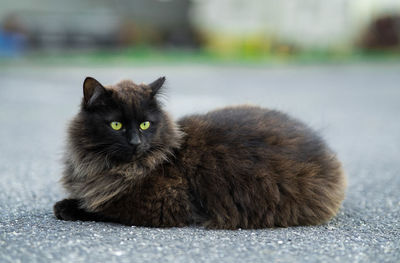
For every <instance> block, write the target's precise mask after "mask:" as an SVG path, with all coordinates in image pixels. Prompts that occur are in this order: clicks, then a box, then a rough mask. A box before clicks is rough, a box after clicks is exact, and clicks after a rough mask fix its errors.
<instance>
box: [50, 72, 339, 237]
mask: <svg viewBox="0 0 400 263" xmlns="http://www.w3.org/2000/svg"><path fill="white" fill-rule="evenodd" d="M92 82H93V81H92ZM92 82H91V83H90V85H93V83H92ZM163 82H164V79H159V80H157V81H156V82H154V83H155V84H154V83H153V84H152V85H158V87H155V88H153V87H151V85H144V84H141V85H136V84H134V83H133V82H131V81H123V82H120V83H119V84H117V85H115V86H108V87H105V94H108V95H104V96H108V97H103V98H101V97H99V100H103V101H100V102H102V103H99V106H96V107H94V108H89V106H88V105H86V104H85V103H87V101H90V100H88V99H87V100H85V99H84V100H83V101H82V106H81V111H80V112H79V113H78V115H77V116H76V117H75V118H74V119H73V120H72V122H71V125H70V128H69V132H68V134H69V141H68V147H67V149H66V154H65V170H64V174H63V177H62V184H63V186H64V187H65V189H66V190H67V191H68V193H69V198H68V199H64V200H62V201H60V202H58V203H57V204H56V205H55V207H54V210H55V214H56V216H57V217H58V218H60V219H64V220H99V221H113V222H119V223H123V224H128V225H141V226H152V227H172V226H185V225H190V224H200V225H203V226H205V227H207V228H217V229H237V228H264V227H276V226H282V227H287V226H295V225H315V224H321V223H324V222H326V221H328V220H329V219H331V218H332V217H333V216H334V215H335V214H336V213H337V211H338V209H339V207H340V205H341V202H342V200H343V199H344V193H345V187H346V181H345V176H344V173H343V170H342V166H341V164H340V162H339V161H338V160H337V158H336V156H335V154H334V153H333V152H332V151H331V150H330V149H329V148H328V147H327V146H326V144H325V143H324V142H323V140H322V139H321V138H320V137H319V136H318V135H316V134H315V133H314V132H313V131H312V130H311V129H310V128H308V127H307V126H306V125H304V124H303V123H301V122H299V121H297V120H295V119H293V118H291V117H289V116H287V115H286V114H284V113H281V112H278V111H273V110H268V109H263V108H260V107H256V106H236V107H227V108H223V109H219V110H215V111H211V112H209V113H207V114H204V115H192V116H187V117H185V118H183V119H181V120H179V121H178V122H174V121H172V119H171V118H170V117H169V116H168V114H167V113H166V112H164V111H163V110H162V109H161V107H160V105H159V103H158V102H157V98H156V95H155V93H156V92H158V90H159V89H160V85H162V83H163ZM160 83H161V84H160ZM98 85H101V84H98ZM94 90H96V89H94V88H93V87H90V88H88V89H87V91H88V92H86V93H87V94H90V93H91V92H92V91H94ZM99 90H100V89H99ZM152 91H153V92H152ZM103 92H104V91H103ZM86 96H89V95H86ZM96 96H100V95H98V94H97V95H96ZM102 96H103V95H102ZM107 100H108V101H107ZM91 107H92V106H91ZM115 107H117V108H118V109H119V111H120V112H121V113H123V114H125V115H129V114H130V111H133V112H135V114H133V115H132V116H133V117H132V119H133V121H135V118H139V117H138V116H142V115H143V116H144V115H146V114H153V115H152V116H153V118H155V119H157V121H156V122H155V123H156V124H155V125H156V127H155V128H154V130H152V131H151V134H150V132H149V134H148V136H149V137H148V138H151V139H148V141H147V143H148V145H147V148H146V149H147V150H146V151H145V152H143V153H140V154H139V153H135V154H132V156H130V155H129V154H127V155H128V156H130V157H129V158H128V159H125V155H123V156H124V159H123V160H120V159H118V158H119V157H118V156H120V155H117V153H116V152H118V151H119V149H118V148H117V149H116V150H110V149H114V148H112V147H113V144H112V143H109V144H107V147H108V148H104V149H103V148H101V147H102V145H103V144H104V145H105V144H106V143H105V142H104V140H106V139H105V136H100V135H99V133H101V132H99V129H104V127H102V126H98V123H95V122H94V120H95V119H96V118H101V116H103V115H104V116H105V115H107V114H108V111H110V110H115ZM99 112H100V113H101V114H99ZM149 112H150V113H149ZM91 125H92V126H94V127H90V126H91ZM96 125H97V126H96ZM88 126H89V127H88ZM104 134H106V133H104ZM110 140H112V138H110ZM119 143H121V142H119ZM115 144H116V143H115ZM121 147H122V146H121ZM124 147H125V146H124ZM99 149H100V150H99ZM119 154H120V153H119ZM114 155H115V156H117V157H118V158H117V157H115V156H114Z"/></svg>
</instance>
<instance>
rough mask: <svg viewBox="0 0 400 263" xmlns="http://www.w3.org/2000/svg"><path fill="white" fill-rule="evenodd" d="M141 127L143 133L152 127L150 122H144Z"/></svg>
mask: <svg viewBox="0 0 400 263" xmlns="http://www.w3.org/2000/svg"><path fill="white" fill-rule="evenodd" d="M139 126H140V129H141V130H142V131H144V130H147V129H148V128H149V127H150V122H149V121H144V122H142V123H141V124H140V125H139Z"/></svg>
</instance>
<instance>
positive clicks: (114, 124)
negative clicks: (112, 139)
mask: <svg viewBox="0 0 400 263" xmlns="http://www.w3.org/2000/svg"><path fill="white" fill-rule="evenodd" d="M110 126H111V128H113V129H114V130H116V131H118V130H120V129H121V128H122V123H120V122H119V121H112V122H110Z"/></svg>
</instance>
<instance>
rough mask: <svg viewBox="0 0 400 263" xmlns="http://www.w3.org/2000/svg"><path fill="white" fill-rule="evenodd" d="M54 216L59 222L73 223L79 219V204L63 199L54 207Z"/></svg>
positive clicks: (73, 200) (76, 201)
mask: <svg viewBox="0 0 400 263" xmlns="http://www.w3.org/2000/svg"><path fill="white" fill-rule="evenodd" d="M53 209H54V215H55V216H56V217H57V218H58V219H61V220H69V221H75V220H78V219H79V211H80V209H79V202H78V200H76V199H64V200H62V201H58V202H57V203H55V205H54V208H53Z"/></svg>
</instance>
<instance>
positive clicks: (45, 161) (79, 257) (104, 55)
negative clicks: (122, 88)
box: [0, 0, 400, 262]
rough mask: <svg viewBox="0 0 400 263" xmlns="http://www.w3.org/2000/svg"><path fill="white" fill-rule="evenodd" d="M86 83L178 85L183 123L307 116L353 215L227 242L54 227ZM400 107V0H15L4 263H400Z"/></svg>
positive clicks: (1, 111) (8, 5) (2, 162)
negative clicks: (338, 170) (237, 113)
mask: <svg viewBox="0 0 400 263" xmlns="http://www.w3.org/2000/svg"><path fill="white" fill-rule="evenodd" d="M86 76H93V77H95V78H96V79H98V80H99V81H100V82H101V83H103V84H105V85H106V84H112V83H116V82H118V81H120V80H121V79H124V78H129V79H133V80H134V81H135V82H137V83H141V82H142V81H143V82H145V83H149V82H151V81H154V80H155V79H157V78H158V77H160V76H166V77H167V83H166V85H165V86H166V88H167V90H166V92H165V94H166V96H165V97H163V99H165V100H164V102H165V103H164V105H165V107H166V109H167V110H168V111H169V112H170V113H171V114H172V116H173V117H174V118H179V117H181V116H183V115H187V114H190V113H201V112H207V111H209V110H211V109H214V108H218V107H223V106H226V105H234V104H243V103H249V104H257V105H261V106H263V107H268V108H273V109H278V110H282V111H284V112H287V113H289V114H290V115H292V116H295V117H297V118H299V119H301V120H303V121H304V122H306V123H307V124H308V125H310V126H311V127H313V128H314V129H316V130H317V131H318V132H319V133H320V134H321V135H322V136H323V137H324V138H325V139H326V141H327V142H328V144H329V145H330V146H331V147H332V149H333V150H334V151H335V152H336V153H337V154H338V157H339V159H340V160H342V162H343V164H344V168H345V171H346V173H347V175H348V182H349V184H348V193H347V198H346V200H345V202H344V204H343V209H342V210H341V211H340V213H339V216H338V217H337V218H336V219H334V220H333V221H332V222H331V223H330V224H329V225H327V226H321V227H315V228H308V227H307V228H293V229H276V230H272V231H267V232H262V231H258V230H255V231H254V232H247V231H240V232H230V233H225V232H219V233H216V237H215V236H213V234H212V233H213V232H204V233H203V232H197V230H195V232H192V230H191V229H190V228H186V229H182V230H177V229H172V230H171V231H170V232H164V231H163V230H162V231H159V230H154V231H153V230H151V232H148V231H149V230H147V229H142V228H130V230H129V231H126V228H119V227H117V226H112V225H105V224H94V223H88V224H83V223H82V224H75V223H74V224H67V223H65V222H60V221H57V220H55V218H54V216H53V212H52V206H53V204H54V202H56V201H58V200H60V199H61V198H64V197H65V196H66V194H65V193H63V192H62V189H61V186H60V184H59V183H58V180H59V178H60V174H61V172H62V163H61V162H60V160H61V159H62V153H63V151H64V150H63V149H64V147H65V143H64V142H65V136H66V127H67V124H68V120H69V119H71V118H72V117H73V116H74V115H75V114H76V112H77V110H78V106H79V103H80V101H81V99H82V82H83V80H84V78H85V77H86ZM399 101H400V0H0V123H1V124H2V128H1V129H0V178H1V180H0V211H1V212H0V258H1V260H0V261H2V262H31V261H37V262H55V261H57V259H59V258H62V259H63V260H61V261H60V260H59V261H60V262H77V261H79V262H80V261H84V262H101V261H104V258H111V261H113V262H131V261H132V258H134V259H135V261H137V262H141V261H144V262H149V261H155V262H158V261H168V260H169V261H171V262H177V261H180V262H188V261H195V262H198V261H215V262H243V261H250V262H258V261H260V262H265V261H271V262H282V261H284V262H399V258H400V256H399V249H398V248H399V247H400V243H399V238H398V237H399V236H400V233H399V232H400V231H399V229H400V227H399V218H400V195H399V194H398V193H399V190H398V189H400V177H399V174H400V164H399V156H400V144H399V143H400V122H399V121H398V120H399V116H400V104H399ZM396 120H397V121H396ZM2 231H3V232H2ZM104 231H107V232H104ZM200 231H201V230H200ZM3 233H5V234H3ZM149 233H150V234H149ZM165 233H167V234H165ZM199 233H200V235H199ZM210 233H211V234H210ZM263 233H264V234H263ZM253 234H254V235H253ZM263 236H265V238H263ZM221 237H223V238H221ZM225 237H226V238H225ZM122 240H123V242H125V243H124V245H123V246H121V244H122V243H123V242H122ZM83 243H85V244H86V243H87V244H90V246H82V244H83ZM199 244H200V245H199ZM204 256H209V259H207V258H206V260H202V259H203V258H204ZM177 257H178V258H179V259H180V260H176V259H177ZM3 258H4V260H3ZM136 259H138V260H136ZM199 259H200V260H199Z"/></svg>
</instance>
